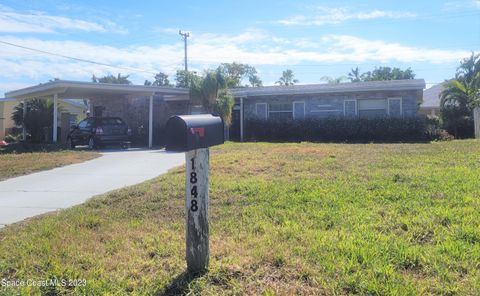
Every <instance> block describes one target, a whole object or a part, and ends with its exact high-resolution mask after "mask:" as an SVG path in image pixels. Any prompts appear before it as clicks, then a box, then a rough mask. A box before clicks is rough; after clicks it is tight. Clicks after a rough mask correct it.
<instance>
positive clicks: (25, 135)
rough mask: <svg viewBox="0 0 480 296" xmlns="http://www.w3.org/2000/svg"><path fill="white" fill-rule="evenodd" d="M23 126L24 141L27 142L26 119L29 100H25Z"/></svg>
mask: <svg viewBox="0 0 480 296" xmlns="http://www.w3.org/2000/svg"><path fill="white" fill-rule="evenodd" d="M22 103H23V124H22V139H23V141H24V142H25V141H26V140H27V128H26V127H25V118H27V100H23V101H22Z"/></svg>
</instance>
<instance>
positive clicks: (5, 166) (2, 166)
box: [0, 151, 99, 180]
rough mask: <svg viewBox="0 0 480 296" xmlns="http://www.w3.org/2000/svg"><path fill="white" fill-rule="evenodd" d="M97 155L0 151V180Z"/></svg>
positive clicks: (74, 152) (79, 152) (88, 153)
mask: <svg viewBox="0 0 480 296" xmlns="http://www.w3.org/2000/svg"><path fill="white" fill-rule="evenodd" d="M98 156H99V154H98V153H95V152H82V151H60V152H31V153H4V154H2V153H0V180H3V179H7V178H11V177H16V176H20V175H26V174H30V173H33V172H36V171H42V170H48V169H52V168H55V167H59V166H64V165H67V164H74V163H79V162H83V161H86V160H89V159H93V158H95V157H98Z"/></svg>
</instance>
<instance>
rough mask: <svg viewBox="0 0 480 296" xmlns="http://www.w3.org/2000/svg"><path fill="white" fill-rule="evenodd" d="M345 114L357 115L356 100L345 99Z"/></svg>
mask: <svg viewBox="0 0 480 296" xmlns="http://www.w3.org/2000/svg"><path fill="white" fill-rule="evenodd" d="M343 115H344V116H345V117H355V116H357V101H356V100H345V101H343Z"/></svg>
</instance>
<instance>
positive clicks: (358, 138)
mask: <svg viewBox="0 0 480 296" xmlns="http://www.w3.org/2000/svg"><path fill="white" fill-rule="evenodd" d="M246 132H247V139H248V140H252V141H272V142H292V141H293V142H299V141H312V142H372V141H377V142H412V141H430V140H443V139H445V138H448V137H447V136H446V132H445V131H443V130H440V129H439V128H438V127H437V126H436V125H434V124H432V123H431V122H430V123H429V122H427V119H426V118H420V117H416V118H351V119H350V118H349V119H345V118H325V119H305V120H281V121H280V120H259V119H252V120H249V121H247V124H246Z"/></svg>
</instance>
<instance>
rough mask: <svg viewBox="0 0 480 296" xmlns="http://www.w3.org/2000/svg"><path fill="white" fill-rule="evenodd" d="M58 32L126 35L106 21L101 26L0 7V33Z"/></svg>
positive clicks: (113, 24)
mask: <svg viewBox="0 0 480 296" xmlns="http://www.w3.org/2000/svg"><path fill="white" fill-rule="evenodd" d="M60 30H77V31H85V32H116V33H126V30H125V29H123V28H121V27H119V26H118V25H116V24H115V23H113V22H111V21H108V20H107V21H104V23H103V24H101V23H98V22H89V21H84V20H79V19H72V18H68V17H63V16H54V15H48V14H45V13H43V12H39V11H33V12H29V13H19V12H16V11H14V10H12V9H10V8H8V7H6V6H0V32H4V33H5V32H9V33H25V32H29V33H54V32H57V31H60Z"/></svg>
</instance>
